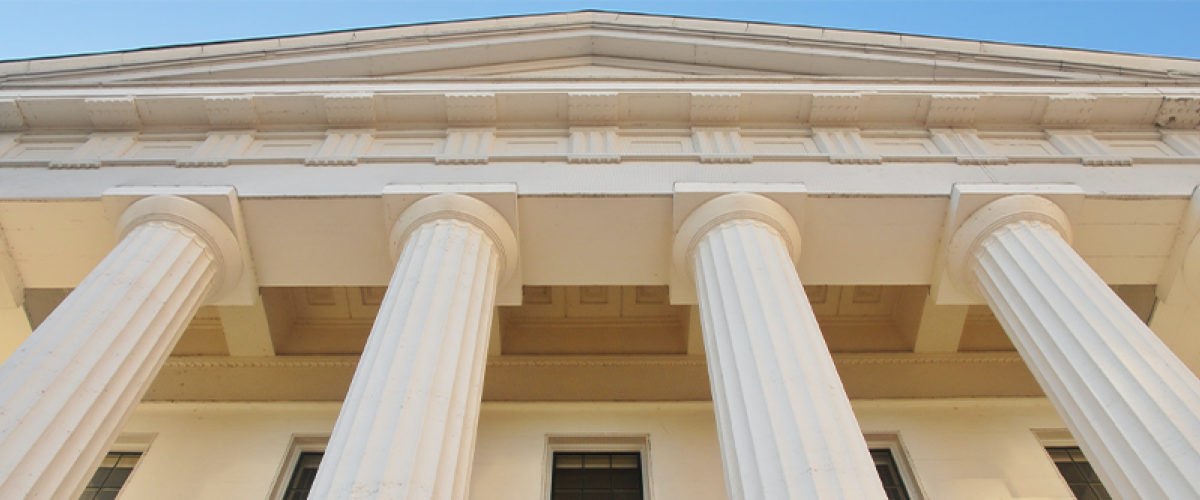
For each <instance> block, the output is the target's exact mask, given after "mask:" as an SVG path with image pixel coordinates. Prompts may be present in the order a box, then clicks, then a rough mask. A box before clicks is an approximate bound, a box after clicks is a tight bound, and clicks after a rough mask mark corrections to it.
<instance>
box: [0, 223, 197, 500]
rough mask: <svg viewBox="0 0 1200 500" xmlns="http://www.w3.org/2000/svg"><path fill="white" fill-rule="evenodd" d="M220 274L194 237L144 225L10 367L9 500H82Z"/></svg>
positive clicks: (5, 430)
mask: <svg viewBox="0 0 1200 500" xmlns="http://www.w3.org/2000/svg"><path fill="white" fill-rule="evenodd" d="M218 267H219V266H218V264H217V262H216V254H215V253H214V251H213V250H212V249H210V248H208V244H207V243H206V242H205V240H204V239H203V238H201V237H199V236H198V235H197V234H196V233H194V232H193V231H191V230H189V229H187V228H185V227H183V226H181V225H179V224H176V223H172V222H166V221H150V222H146V223H143V224H140V225H138V226H136V227H134V228H133V229H132V230H131V231H129V232H128V234H127V235H126V236H125V237H124V238H123V239H121V241H120V242H119V243H118V244H117V246H116V248H114V249H113V250H112V251H111V252H110V253H109V254H108V256H107V257H106V258H105V259H104V260H103V261H102V262H101V263H100V265H99V266H97V267H96V269H95V270H93V271H92V272H91V274H89V275H88V276H87V278H85V279H84V280H83V282H82V283H80V284H79V286H78V287H77V288H76V289H75V291H74V292H72V293H71V294H70V295H69V296H68V297H67V298H66V300H64V301H63V303H62V304H61V305H60V306H59V307H58V308H57V309H55V310H54V312H53V313H52V314H50V316H49V317H48V318H46V320H45V322H43V323H42V325H41V326H39V327H38V329H37V330H35V331H34V332H33V333H32V334H31V335H30V337H29V338H28V339H27V340H26V341H25V342H24V343H23V344H21V347H20V348H18V349H17V351H16V352H15V353H13V355H12V356H11V357H10V358H8V360H7V361H5V362H4V364H3V365H2V366H0V498H3V499H17V498H39V499H70V500H73V498H74V497H77V496H78V495H79V490H80V488H82V485H83V482H84V481H85V480H86V479H87V478H88V477H90V475H91V473H92V469H93V468H94V467H95V466H96V463H97V462H98V461H99V459H100V458H101V457H102V456H103V455H104V453H105V452H106V451H107V449H108V447H109V446H110V445H111V444H112V442H113V440H114V439H115V438H116V436H117V434H118V433H119V432H120V429H121V427H122V426H123V425H124V423H125V421H126V419H127V418H128V417H129V415H130V413H132V411H133V409H134V407H135V406H136V405H137V402H138V401H139V400H141V397H142V395H143V394H144V393H145V391H146V389H147V387H148V386H149V383H150V381H151V380H152V379H153V377H154V376H155V374H156V373H157V372H158V369H159V368H160V367H161V366H162V363H163V362H164V361H165V360H166V358H167V356H168V355H169V354H170V352H171V349H172V348H173V347H174V345H175V343H176V341H178V340H179V336H180V335H181V334H182V333H183V330H184V329H185V328H186V327H187V324H188V322H189V321H191V319H192V316H194V315H195V313H196V310H197V309H198V308H199V307H200V305H201V301H202V300H204V298H205V297H206V295H208V293H209V291H210V290H211V289H212V288H213V286H214V276H215V275H216V273H217V272H218V270H219V269H218Z"/></svg>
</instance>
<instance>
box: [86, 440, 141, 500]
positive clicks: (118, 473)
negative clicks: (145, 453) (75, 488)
mask: <svg viewBox="0 0 1200 500" xmlns="http://www.w3.org/2000/svg"><path fill="white" fill-rule="evenodd" d="M141 457H142V454H141V453H126V452H118V453H109V454H107V455H105V456H104V458H103V459H101V460H100V467H98V468H97V469H96V472H95V473H94V474H92V478H91V480H89V481H88V484H87V487H86V488H85V489H84V490H83V493H82V494H81V495H79V500H102V499H112V498H116V497H117V493H120V491H121V487H122V486H124V485H125V481H127V480H128V479H129V474H131V473H133V466H134V465H136V464H137V462H138V459H140V458H141Z"/></svg>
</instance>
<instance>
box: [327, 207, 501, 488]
mask: <svg viewBox="0 0 1200 500" xmlns="http://www.w3.org/2000/svg"><path fill="white" fill-rule="evenodd" d="M392 244H393V250H394V251H393V254H397V253H398V254H399V255H398V263H397V265H396V271H395V273H394V274H393V275H392V282H391V284H390V286H389V287H388V291H387V295H386V296H385V297H384V299H383V304H382V305H381V306H380V310H379V315H378V316H377V317H376V319H375V326H374V328H373V329H372V331H371V335H370V337H369V339H368V341H367V346H366V348H365V349H364V351H363V356H362V359H361V360H360V361H359V365H358V369H357V371H356V372H355V375H354V381H353V382H352V384H351V386H350V392H349V394H347V396H346V400H345V403H344V404H343V407H342V412H341V414H340V415H339V416H338V421H337V424H336V425H335V426H334V430H333V436H332V437H331V438H330V441H329V446H328V448H327V449H326V450H327V451H326V454H325V459H324V462H323V463H322V466H321V469H320V471H319V472H318V474H317V478H316V482H315V483H314V485H313V489H312V498H325V499H351V498H353V499H384V498H387V499H455V500H460V499H465V498H466V497H467V491H466V490H467V485H468V479H469V477H470V464H471V462H472V455H473V453H474V445H475V431H476V424H477V422H478V419H479V404H480V397H481V394H482V389H483V369H484V364H485V361H486V356H487V344H488V338H489V336H490V334H491V330H492V314H493V311H494V307H493V306H494V304H495V300H496V289H497V286H498V284H499V282H500V281H501V280H503V279H505V278H507V275H508V274H509V273H508V272H507V271H509V270H511V269H513V267H514V265H515V261H516V258H517V255H516V237H515V235H514V233H513V231H512V229H511V228H510V227H509V226H508V224H507V222H505V220H504V217H503V216H502V215H500V214H499V213H498V212H496V211H495V210H494V209H492V208H491V207H489V206H488V205H487V204H485V203H483V202H481V201H479V200H477V199H475V198H471V197H467V196H464V195H458V194H442V195H435V196H431V197H428V198H423V199H421V200H419V201H417V202H416V203H414V204H412V205H411V206H410V207H409V208H408V209H407V210H405V212H404V213H403V214H402V215H401V217H400V220H399V221H397V223H396V225H395V226H394V228H393V232H392Z"/></svg>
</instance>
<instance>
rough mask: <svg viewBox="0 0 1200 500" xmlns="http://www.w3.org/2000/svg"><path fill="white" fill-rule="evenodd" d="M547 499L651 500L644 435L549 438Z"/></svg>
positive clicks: (547, 450)
mask: <svg viewBox="0 0 1200 500" xmlns="http://www.w3.org/2000/svg"><path fill="white" fill-rule="evenodd" d="M545 457H546V461H545V467H546V468H545V469H544V470H545V475H544V476H542V477H543V481H544V482H543V483H542V485H543V493H542V498H543V499H544V500H602V499H603V500H652V498H653V496H654V494H653V490H654V488H653V487H652V484H653V481H652V479H651V478H652V476H653V474H651V472H652V471H651V470H650V469H651V465H652V464H651V463H650V459H649V457H650V441H649V436H647V435H645V434H630V435H612V434H610V435H606V436H596V435H557V436H546V455H545Z"/></svg>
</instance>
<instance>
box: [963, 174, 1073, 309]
mask: <svg viewBox="0 0 1200 500" xmlns="http://www.w3.org/2000/svg"><path fill="white" fill-rule="evenodd" d="M1022 222H1025V223H1033V224H1041V225H1045V226H1048V227H1049V228H1051V229H1052V230H1054V231H1055V232H1057V233H1058V234H1059V235H1060V236H1062V238H1063V240H1065V241H1066V242H1067V244H1068V245H1069V244H1070V243H1071V240H1072V231H1071V220H1070V218H1069V217H1068V216H1067V214H1066V212H1064V211H1063V209H1062V208H1060V207H1059V206H1058V205H1057V204H1056V203H1054V202H1053V201H1050V200H1048V199H1046V198H1044V197H1041V196H1037V195H1031V194H1015V195H1009V196H1005V197H1003V198H1000V199H997V200H995V201H992V202H990V203H988V204H987V205H984V206H983V207H982V208H980V209H978V210H976V211H975V212H974V213H972V214H971V217H970V218H968V219H967V220H966V221H965V222H963V223H962V225H961V226H959V228H958V230H957V231H955V233H954V238H953V239H952V240H950V246H949V250H948V255H947V266H948V267H949V272H950V277H951V279H952V280H954V282H955V284H956V285H957V286H958V288H959V290H961V291H964V292H967V293H974V294H979V283H978V281H977V279H976V278H975V272H974V266H976V265H978V264H977V259H976V256H978V255H979V254H980V252H981V251H982V248H983V246H984V245H985V244H986V243H987V241H988V240H989V239H991V238H994V237H995V235H996V234H997V233H998V232H1000V231H1003V230H1004V229H1005V228H1006V227H1007V226H1009V225H1011V224H1018V223H1022Z"/></svg>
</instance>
